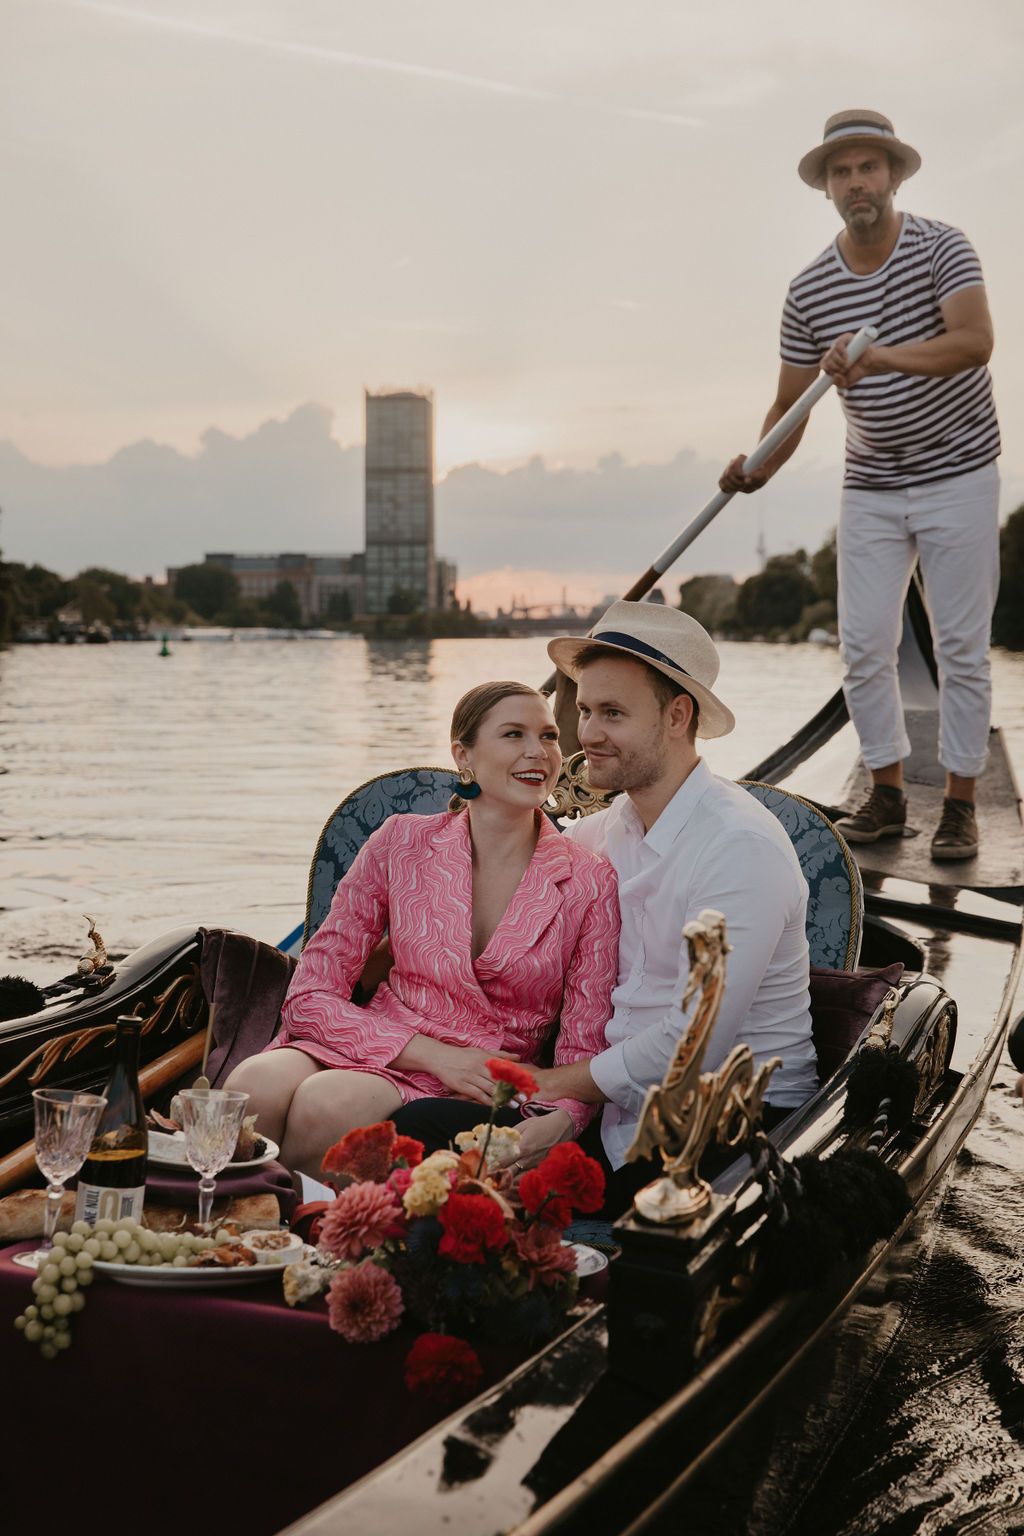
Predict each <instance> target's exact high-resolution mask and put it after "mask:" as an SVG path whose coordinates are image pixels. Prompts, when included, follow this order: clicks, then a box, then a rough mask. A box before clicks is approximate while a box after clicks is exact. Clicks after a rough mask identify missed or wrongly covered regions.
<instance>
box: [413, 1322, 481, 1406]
mask: <svg viewBox="0 0 1024 1536" xmlns="http://www.w3.org/2000/svg"><path fill="white" fill-rule="evenodd" d="M482 1376H483V1367H482V1366H481V1364H480V1361H479V1359H478V1358H477V1353H476V1350H475V1349H471V1348H470V1346H469V1345H468V1344H467V1343H466V1341H465V1339H452V1338H449V1337H448V1336H447V1334H444V1333H424V1334H422V1335H421V1336H420V1337H419V1338H418V1339H417V1340H416V1343H415V1344H414V1345H413V1347H412V1349H410V1351H409V1353H408V1355H407V1356H406V1361H405V1384H406V1386H407V1387H408V1388H409V1391H410V1392H419V1393H422V1394H423V1396H424V1397H430V1398H433V1400H434V1401H435V1402H437V1403H454V1402H458V1401H459V1400H462V1401H464V1400H465V1399H466V1398H468V1397H472V1395H473V1393H474V1392H475V1391H476V1389H477V1387H478V1386H479V1384H480V1378H481V1377H482Z"/></svg>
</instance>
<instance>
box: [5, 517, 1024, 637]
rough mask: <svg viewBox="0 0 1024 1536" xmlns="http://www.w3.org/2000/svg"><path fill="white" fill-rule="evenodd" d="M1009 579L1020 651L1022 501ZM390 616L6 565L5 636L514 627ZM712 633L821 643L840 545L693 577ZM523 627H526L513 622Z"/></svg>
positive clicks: (203, 581)
mask: <svg viewBox="0 0 1024 1536" xmlns="http://www.w3.org/2000/svg"><path fill="white" fill-rule="evenodd" d="M1000 557H1001V577H1000V586H999V600H998V603H997V605H996V611H995V616H994V619H993V625H992V638H993V641H994V643H995V644H996V645H1002V646H1005V647H1006V648H1007V649H1009V650H1024V506H1020V507H1018V508H1017V510H1016V511H1015V512H1012V513H1011V514H1010V516H1009V517H1008V518H1007V520H1006V522H1005V523H1004V525H1003V527H1002V530H1001V532H1000ZM388 606H389V610H390V611H389V612H388V613H387V614H381V615H375V616H372V617H363V616H360V615H357V614H353V612H352V607H351V602H350V599H349V597H348V594H347V593H344V592H343V593H339V594H337V596H336V597H334V598H333V599H332V604H331V607H330V608H329V609H328V611H327V612H326V613H325V614H323V615H322V616H320V618H318V620H317V621H316V623H315V626H308V625H304V624H303V622H302V613H301V608H300V605H299V598H298V593H297V592H296V590H295V588H294V586H293V585H292V584H291V582H289V581H281V582H279V583H278V584H277V586H276V587H275V588H274V590H273V591H272V592H270V593H269V594H268V595H267V596H266V597H265V598H263V599H262V600H261V601H259V602H257V601H255V600H253V599H252V598H244V597H242V596H241V593H240V590H239V584H238V579H237V577H236V576H235V575H234V573H233V572H232V571H229V570H226V569H225V568H224V567H222V566H216V565H209V564H205V563H204V564H202V565H186V566H182V567H181V569H180V570H178V571H177V572H176V573H175V577H174V581H173V583H172V584H170V585H168V584H163V583H159V582H154V581H152V580H151V579H149V578H147V579H146V580H144V581H136V580H134V579H133V578H131V577H130V576H124V575H122V574H120V573H119V572H117V571H110V570H106V569H104V568H103V567H101V566H91V567H89V569H88V570H84V571H81V572H79V574H78V575H77V576H73V577H71V578H70V579H68V578H65V577H63V576H59V575H58V574H57V573H56V572H55V571H51V570H48V569H47V568H46V567H45V566H42V565H38V564H36V565H23V564H19V563H17V562H13V561H0V643H10V642H11V641H15V642H17V641H19V640H35V641H40V640H53V641H57V640H61V639H68V638H78V637H80V636H81V634H82V633H83V631H84V632H86V635H87V637H89V636H93V637H98V638H103V639H110V638H116V639H129V640H130V639H139V638H143V637H146V636H149V635H152V634H155V633H158V632H159V631H160V630H161V629H162V628H168V627H171V626H173V627H180V626H189V627H201V626H203V625H218V626H226V627H229V628H231V629H246V628H272V629H289V630H301V629H303V628H307V627H316V628H318V629H322V628H328V629H335V630H346V631H350V632H353V633H359V634H367V635H371V636H376V637H391V638H397V639H415V638H435V637H442V636H472V635H484V634H495V633H503V632H508V626H507V625H506V626H503V625H501V624H500V623H497V624H496V623H494V622H492V621H490V620H488V619H486V618H484V617H482V616H481V615H478V614H475V613H473V612H472V611H471V610H470V608H469V605H468V604H467V605H466V606H465V607H459V606H458V605H456V604H453V606H452V607H451V608H448V609H441V610H437V611H435V612H431V613H425V612H420V611H418V610H417V608H416V604H415V599H414V598H413V596H412V594H411V593H407V592H404V591H402V590H396V591H395V592H393V593H392V595H391V599H390V601H389V605H388ZM678 606H679V607H680V608H683V609H685V610H686V612H687V613H691V614H693V616H694V618H696V619H698V620H699V621H700V622H701V623H702V624H703V625H704V627H705V628H706V629H708V630H710V631H711V632H712V633H713V634H715V635H719V636H722V637H723V638H726V639H735V640H750V639H766V640H782V641H798V640H806V639H808V638H815V639H822V638H827V637H830V636H832V635H834V633H835V629H836V544H835V534H834V533H833V534H831V535H830V536H829V538H828V539H826V541H825V543H824V544H822V546H821V548H820V549H818V550H816V551H815V552H814V553H813V554H811V555H808V554H807V552H806V551H805V550H803V549H798V550H796V551H795V552H794V553H792V554H785V555H772V556H771V557H770V558H769V559H768V560H767V561H766V562H765V565H764V569H763V570H761V571H759V572H758V573H757V574H756V575H754V576H748V577H747V578H746V580H744V581H737V580H736V579H735V577H733V576H730V575H695V576H690V577H688V578H687V579H685V580H684V581H682V582H681V583H680V586H679V604H678ZM516 630H517V632H521V626H518V625H517V626H516Z"/></svg>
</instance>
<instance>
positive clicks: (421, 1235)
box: [405, 1216, 444, 1264]
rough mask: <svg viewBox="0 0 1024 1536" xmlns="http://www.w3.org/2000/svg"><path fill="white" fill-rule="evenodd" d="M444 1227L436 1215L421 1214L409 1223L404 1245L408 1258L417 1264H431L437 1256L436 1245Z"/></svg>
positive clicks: (439, 1240)
mask: <svg viewBox="0 0 1024 1536" xmlns="http://www.w3.org/2000/svg"><path fill="white" fill-rule="evenodd" d="M443 1233H444V1228H443V1227H442V1226H441V1223H440V1222H439V1221H438V1219H437V1217H436V1216H421V1217H420V1218H419V1219H418V1220H417V1221H412V1222H410V1223H409V1228H408V1231H407V1233H406V1238H405V1247H406V1252H407V1253H408V1255H409V1257H410V1259H412V1260H413V1261H414V1262H415V1263H417V1264H432V1263H433V1262H434V1260H435V1259H436V1258H437V1250H438V1246H439V1244H440V1242H441V1238H442V1236H443Z"/></svg>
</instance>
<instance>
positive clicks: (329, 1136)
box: [225, 1046, 402, 1179]
mask: <svg viewBox="0 0 1024 1536" xmlns="http://www.w3.org/2000/svg"><path fill="white" fill-rule="evenodd" d="M225 1087H227V1088H240V1089H242V1091H243V1092H244V1093H247V1094H248V1095H249V1112H250V1114H255V1115H257V1116H258V1117H259V1118H258V1120H257V1126H256V1128H257V1130H258V1131H259V1132H260V1133H261V1135H263V1136H269V1137H270V1138H271V1139H272V1140H273V1141H276V1142H277V1143H278V1144H279V1146H280V1148H281V1161H282V1162H283V1163H284V1165H285V1167H286V1168H291V1169H292V1170H294V1171H298V1172H299V1173H305V1174H308V1175H309V1177H310V1178H312V1179H319V1178H320V1177H321V1176H322V1175H321V1172H320V1164H321V1161H322V1160H323V1155H324V1153H325V1152H326V1151H327V1148H328V1147H330V1146H333V1145H334V1143H335V1142H336V1141H338V1140H340V1138H341V1137H342V1136H344V1135H345V1133H346V1131H351V1130H354V1129H355V1127H356V1126H359V1125H373V1124H374V1123H375V1122H376V1121H378V1120H387V1119H390V1117H391V1116H392V1115H393V1114H394V1113H395V1111H396V1110H397V1109H399V1108H400V1107H401V1103H402V1099H401V1095H400V1094H399V1092H398V1090H397V1088H395V1087H394V1086H393V1085H392V1084H391V1083H389V1082H388V1081H387V1080H386V1079H385V1078H382V1077H375V1076H374V1074H373V1073H372V1072H347V1071H344V1070H343V1069H340V1068H336V1067H322V1066H321V1065H320V1063H319V1062H318V1061H314V1060H313V1058H312V1056H307V1055H306V1053H305V1051H297V1050H293V1049H292V1048H291V1047H289V1046H281V1047H280V1049H279V1050H276V1051H265V1052H263V1054H262V1055H259V1056H250V1057H249V1059H248V1060H247V1061H243V1062H242V1063H241V1064H240V1065H239V1066H237V1067H236V1068H235V1070H234V1071H233V1072H232V1074H231V1076H230V1077H229V1078H228V1080H227V1083H226V1084H225Z"/></svg>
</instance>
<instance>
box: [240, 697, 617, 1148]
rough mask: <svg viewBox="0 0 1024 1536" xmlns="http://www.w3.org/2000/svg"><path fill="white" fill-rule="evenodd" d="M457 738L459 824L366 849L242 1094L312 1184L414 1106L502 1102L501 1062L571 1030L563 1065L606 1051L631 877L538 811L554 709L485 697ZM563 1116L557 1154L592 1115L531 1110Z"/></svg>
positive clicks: (408, 830)
mask: <svg viewBox="0 0 1024 1536" xmlns="http://www.w3.org/2000/svg"><path fill="white" fill-rule="evenodd" d="M451 740H452V756H453V757H454V759H455V762H456V765H457V766H458V768H459V770H460V774H459V778H460V788H461V793H462V797H463V798H462V800H456V801H453V804H455V805H456V806H459V807H460V808H459V809H457V810H454V811H447V812H445V813H444V814H442V815H440V816H416V815H402V816H392V817H390V818H389V820H388V821H386V822H385V823H384V824H383V826H381V827H379V828H378V829H377V831H376V832H374V833H373V834H372V835H371V836H370V837H369V838H368V839H367V841H366V843H365V844H364V846H363V848H362V849H361V850H360V852H359V855H358V857H357V858H356V859H355V861H354V863H353V864H352V867H351V869H350V870H349V872H348V874H347V875H346V876H345V878H344V879H343V880H342V881H341V883H340V885H339V886H338V889H337V892H336V893H335V897H334V901H333V903H332V905H331V910H330V913H329V914H328V916H327V918H326V919H325V920H324V922H323V924H322V925H321V927H320V928H319V929H318V931H317V932H316V934H315V935H314V936H313V938H311V939H310V941H309V943H308V944H307V945H306V948H305V949H304V950H303V952H302V958H301V959H300V961H299V964H298V967H297V969H296V972H295V975H294V977H293V978H292V983H291V986H290V987H289V989H288V995H287V997H286V998H285V1002H284V1006H283V1008H282V1010H281V1017H282V1021H283V1022H282V1028H281V1032H280V1034H279V1035H278V1036H277V1038H276V1039H275V1040H274V1041H273V1043H272V1044H271V1045H270V1046H268V1047H267V1049H266V1050H265V1051H263V1052H262V1053H261V1054H260V1055H259V1056H253V1057H250V1058H249V1060H248V1061H244V1062H242V1064H241V1065H240V1066H238V1067H236V1068H235V1070H234V1071H233V1072H232V1074H231V1076H230V1077H229V1079H228V1082H227V1086H228V1087H229V1088H242V1089H244V1090H245V1091H246V1092H247V1093H248V1094H249V1097H250V1105H249V1107H250V1109H251V1110H252V1111H255V1112H258V1114H259V1125H260V1130H261V1131H262V1132H263V1133H264V1134H265V1135H267V1136H271V1137H273V1138H274V1140H275V1141H278V1142H279V1143H280V1144H281V1157H282V1161H283V1162H284V1163H286V1164H287V1166H288V1167H290V1168H292V1169H296V1170H298V1171H300V1172H302V1173H307V1174H309V1175H311V1176H313V1177H315V1176H317V1175H318V1174H319V1172H320V1162H321V1159H322V1157H323V1154H324V1152H325V1151H326V1150H327V1148H328V1147H329V1146H330V1145H331V1144H332V1143H333V1142H335V1141H337V1140H338V1138H339V1137H340V1136H342V1135H344V1133H345V1132H346V1131H349V1130H351V1129H353V1127H355V1126H359V1125H368V1124H371V1123H372V1122H374V1121H377V1120H384V1119H387V1118H389V1117H390V1116H391V1115H393V1114H394V1113H395V1111H396V1110H398V1109H399V1108H400V1107H401V1105H402V1104H406V1103H409V1102H410V1101H412V1100H414V1099H418V1098H422V1097H431V1098H435V1097H457V1098H461V1099H469V1100H473V1101H475V1102H477V1103H479V1104H480V1105H486V1104H489V1102H490V1098H491V1091H492V1089H493V1087H494V1084H493V1082H492V1080H491V1078H490V1076H489V1074H488V1072H487V1070H486V1067H485V1065H484V1064H485V1062H486V1061H487V1060H488V1059H489V1058H491V1057H493V1056H496V1055H501V1056H504V1057H507V1058H510V1059H514V1060H520V1061H523V1062H527V1063H529V1062H535V1061H536V1060H537V1058H538V1056H539V1054H540V1051H541V1048H542V1046H543V1044H544V1040H545V1037H546V1036H547V1035H548V1033H549V1031H550V1029H551V1026H552V1025H553V1024H554V1023H555V1021H556V1020H560V1025H559V1029H558V1039H557V1044H556V1050H555V1061H556V1063H559V1064H561V1063H568V1062H572V1061H578V1060H580V1059H582V1058H583V1057H588V1056H592V1055H594V1054H595V1052H597V1051H599V1050H601V1049H602V1048H603V1046H604V1026H605V1024H606V1022H607V1020H608V1018H609V1017H610V1013H611V1008H610V1002H609V999H610V994H611V988H612V985H613V983H614V980H615V973H616V965H617V956H618V932H619V904H618V896H617V889H616V882H615V874H614V871H613V870H612V868H611V865H610V864H608V863H607V862H606V861H605V860H604V859H603V858H601V857H599V856H598V855H596V854H593V853H591V852H590V851H589V850H587V849H585V848H581V847H580V846H579V845H578V844H576V843H573V842H570V841H569V839H568V838H563V837H562V835H561V833H559V832H558V831H557V830H556V828H555V827H553V826H552V824H551V823H550V821H549V820H548V818H547V817H546V816H545V815H544V814H543V812H542V811H541V810H540V807H541V806H542V805H543V803H544V801H545V800H546V799H547V797H548V795H549V794H550V793H551V790H552V788H553V787H554V784H555V781H556V779H557V778H558V773H559V769H560V767H561V754H560V753H559V750H558V729H557V727H556V725H555V722H554V717H553V716H552V714H551V711H550V709H549V708H548V705H547V702H546V701H545V699H544V698H543V697H542V696H541V695H540V694H539V693H537V692H536V691H535V690H534V689H532V688H528V687H526V685H525V684H523V683H507V682H500V683H485V684H482V685H481V686H479V687H477V688H473V689H471V690H470V692H469V693H467V694H466V695H465V697H464V698H462V699H461V700H460V701H459V703H458V704H457V705H456V708H455V713H454V715H453V717H452V726H451ZM385 932H386V933H387V934H388V939H389V943H390V948H391V952H392V955H393V957H394V962H393V965H392V969H391V972H390V974H389V976H388V979H387V981H386V982H382V983H381V985H380V986H379V987H378V989H377V991H376V992H375V993H374V996H373V998H372V999H371V1001H370V1002H369V1003H368V1004H367V1005H366V1006H365V1007H360V1006H358V1005H357V1004H355V1003H353V1002H352V1001H351V995H352V989H353V987H354V986H355V984H356V982H357V981H358V980H359V977H360V975H361V973H362V970H363V967H364V965H365V964H366V961H367V958H368V956H369V954H370V952H371V950H372V949H373V948H374V946H375V945H376V944H377V943H378V942H379V940H380V939H381V938H382V937H383V935H384V933H385ZM552 1109H560V1110H564V1111H566V1115H557V1116H553V1118H552V1125H553V1126H554V1125H555V1124H556V1123H557V1125H558V1126H559V1128H560V1132H559V1135H558V1137H556V1139H562V1138H563V1137H564V1136H565V1135H567V1134H573V1133H576V1134H578V1133H579V1131H581V1130H582V1129H583V1127H584V1126H585V1125H586V1124H587V1122H588V1120H589V1119H590V1118H591V1116H592V1115H593V1114H594V1108H593V1106H590V1105H585V1104H582V1103H580V1102H578V1101H577V1100H575V1099H566V1100H562V1101H560V1102H559V1103H558V1104H545V1105H536V1106H534V1105H531V1112H533V1111H534V1110H539V1111H541V1112H543V1111H545V1110H552ZM566 1117H568V1119H567V1118H566ZM481 1118H482V1119H483V1118H486V1114H485V1113H484V1112H482V1113H481ZM570 1120H571V1126H570V1125H569V1121H570Z"/></svg>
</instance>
